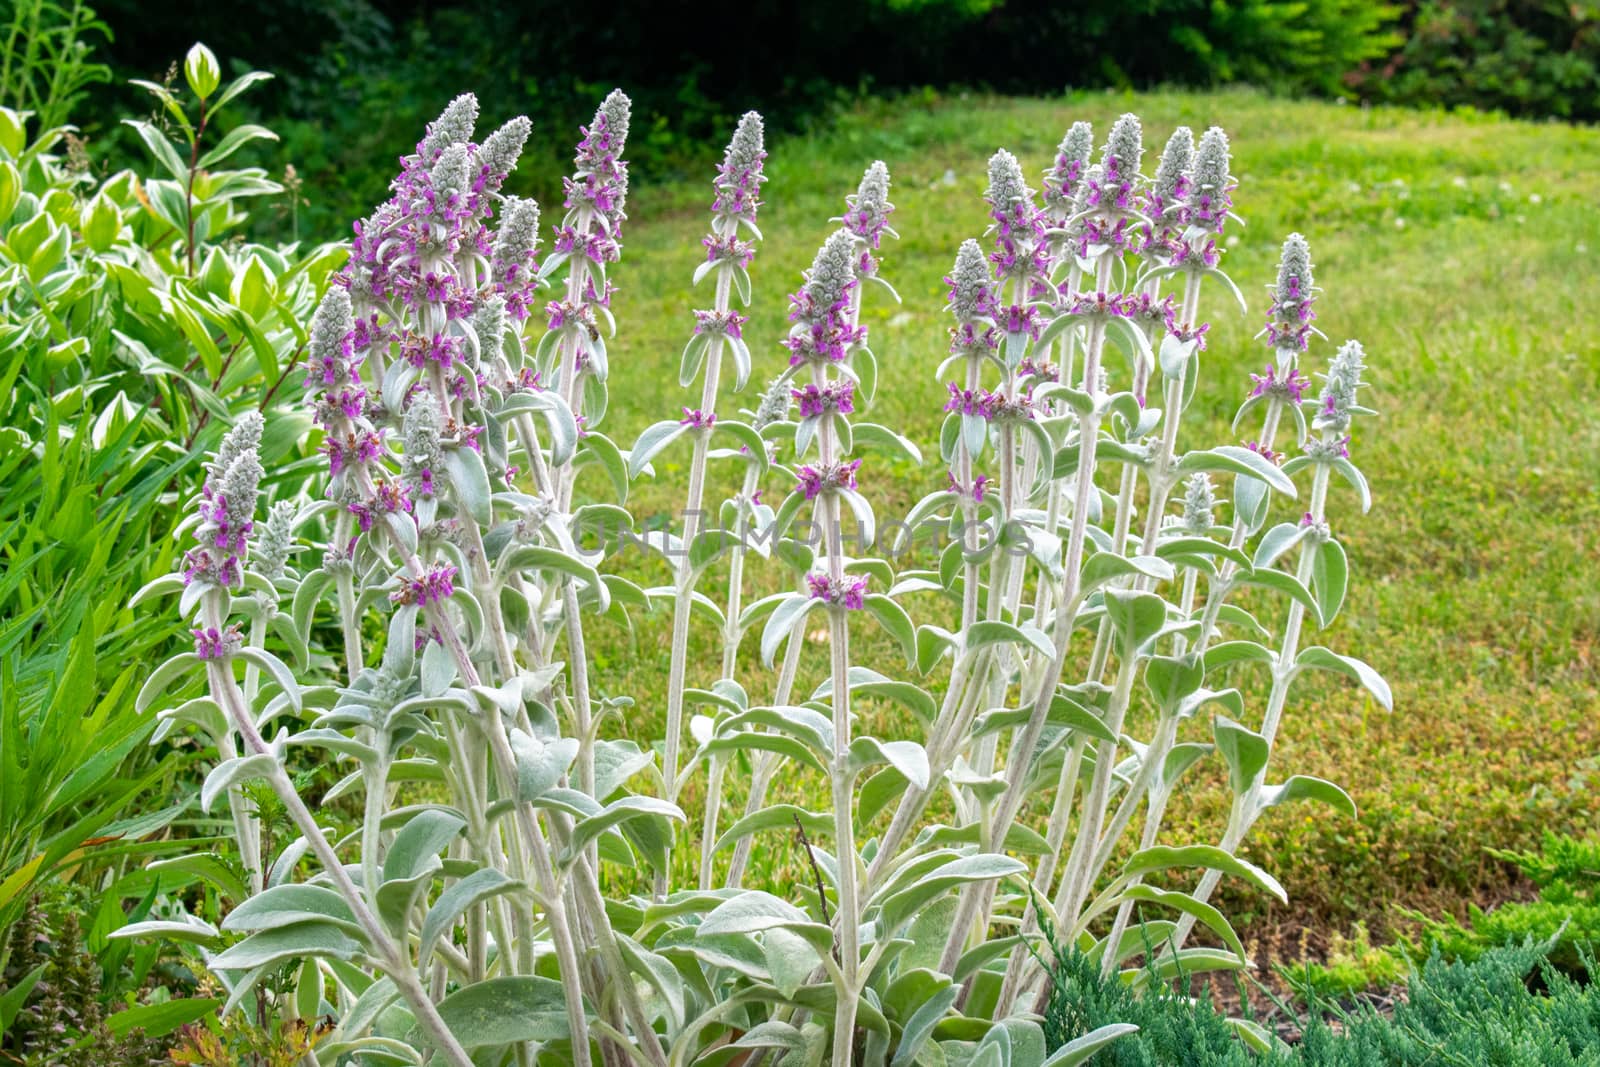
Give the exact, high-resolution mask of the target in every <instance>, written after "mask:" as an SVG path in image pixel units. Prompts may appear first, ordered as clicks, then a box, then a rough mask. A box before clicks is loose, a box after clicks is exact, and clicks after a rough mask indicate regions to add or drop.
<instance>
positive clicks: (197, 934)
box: [106, 912, 222, 944]
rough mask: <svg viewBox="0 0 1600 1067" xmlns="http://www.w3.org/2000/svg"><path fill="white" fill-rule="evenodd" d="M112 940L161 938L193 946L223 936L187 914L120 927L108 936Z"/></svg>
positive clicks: (202, 921) (214, 928)
mask: <svg viewBox="0 0 1600 1067" xmlns="http://www.w3.org/2000/svg"><path fill="white" fill-rule="evenodd" d="M106 936H107V937H108V938H111V939H112V940H129V941H132V940H141V939H144V938H160V939H161V940H163V941H187V942H190V943H193V944H205V943H206V942H209V941H215V940H216V939H217V938H219V937H221V936H222V934H221V933H220V932H219V931H218V930H217V928H216V927H215V926H212V925H211V924H210V923H208V922H206V921H205V920H204V919H201V918H199V917H197V916H194V915H190V914H188V913H187V912H185V913H184V914H183V915H181V916H180V917H179V918H177V919H151V920H148V921H145V922H136V923H128V924H127V925H125V926H120V927H118V928H117V929H115V930H113V931H111V932H110V933H108V934H107V935H106Z"/></svg>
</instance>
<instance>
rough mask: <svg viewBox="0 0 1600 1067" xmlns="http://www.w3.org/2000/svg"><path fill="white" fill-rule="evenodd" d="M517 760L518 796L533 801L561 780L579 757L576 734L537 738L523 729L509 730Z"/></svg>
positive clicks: (522, 799) (512, 748)
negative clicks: (573, 735)
mask: <svg viewBox="0 0 1600 1067" xmlns="http://www.w3.org/2000/svg"><path fill="white" fill-rule="evenodd" d="M510 741H511V752H512V755H513V756H515V757H516V763H517V799H518V800H520V801H522V802H523V803H531V802H533V801H536V800H538V799H539V798H540V797H542V796H544V794H545V793H546V792H548V791H549V790H550V789H551V788H552V787H553V786H555V785H556V783H558V782H560V781H561V779H562V777H563V776H565V775H566V773H567V771H568V770H569V769H570V768H571V766H572V763H573V761H574V760H575V759H577V758H578V748H579V745H578V739H577V738H575V737H554V738H546V737H538V736H535V735H533V734H529V733H526V732H524V731H522V730H516V729H513V730H512V731H511V733H510Z"/></svg>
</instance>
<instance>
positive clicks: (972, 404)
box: [944, 382, 995, 419]
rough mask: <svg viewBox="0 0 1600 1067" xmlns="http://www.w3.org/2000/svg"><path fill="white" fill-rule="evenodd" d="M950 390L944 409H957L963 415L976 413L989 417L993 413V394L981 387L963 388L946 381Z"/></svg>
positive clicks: (982, 416)
mask: <svg viewBox="0 0 1600 1067" xmlns="http://www.w3.org/2000/svg"><path fill="white" fill-rule="evenodd" d="M945 386H946V388H948V389H949V390H950V399H949V400H946V401H945V404H944V409H945V410H946V411H957V412H960V413H961V414H963V415H977V416H979V417H981V418H985V419H987V418H989V416H990V415H991V414H993V400H994V396H995V394H993V393H990V392H987V391H985V390H983V389H963V388H962V387H961V386H960V385H959V384H957V383H956V382H946V383H945Z"/></svg>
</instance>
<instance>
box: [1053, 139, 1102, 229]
mask: <svg viewBox="0 0 1600 1067" xmlns="http://www.w3.org/2000/svg"><path fill="white" fill-rule="evenodd" d="M1092 151H1094V127H1093V126H1091V125H1089V124H1088V123H1087V122H1074V123H1073V124H1072V128H1071V129H1070V130H1068V131H1067V135H1066V136H1065V137H1063V138H1062V139H1061V144H1060V145H1059V146H1058V147H1057V148H1056V161H1055V164H1054V165H1053V166H1051V168H1050V169H1049V170H1047V171H1045V175H1044V202H1045V206H1046V207H1048V208H1050V209H1051V210H1052V211H1054V212H1056V213H1057V214H1058V215H1060V214H1061V213H1063V212H1065V211H1067V210H1068V209H1069V208H1070V207H1071V205H1072V200H1073V197H1075V196H1076V195H1077V193H1078V187H1079V185H1080V184H1081V183H1082V181H1083V176H1084V172H1085V171H1086V170H1088V168H1089V153H1090V152H1092Z"/></svg>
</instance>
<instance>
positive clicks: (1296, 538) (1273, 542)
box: [1251, 522, 1310, 570]
mask: <svg viewBox="0 0 1600 1067" xmlns="http://www.w3.org/2000/svg"><path fill="white" fill-rule="evenodd" d="M1309 532H1310V527H1308V526H1302V525H1300V524H1299V523H1298V522H1280V523H1279V524H1278V525H1276V526H1274V527H1273V528H1272V529H1270V530H1268V531H1267V532H1266V533H1265V534H1263V535H1262V538H1261V543H1260V544H1259V545H1257V546H1256V555H1255V559H1254V560H1252V561H1251V566H1252V567H1254V568H1256V569H1258V570H1259V569H1263V568H1266V567H1270V566H1272V565H1273V563H1275V562H1277V560H1278V557H1279V556H1282V555H1283V554H1284V553H1285V552H1287V551H1289V549H1291V548H1293V547H1294V546H1295V545H1297V544H1299V543H1300V541H1301V539H1302V538H1304V537H1305V535H1306V534H1307V533H1309Z"/></svg>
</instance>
